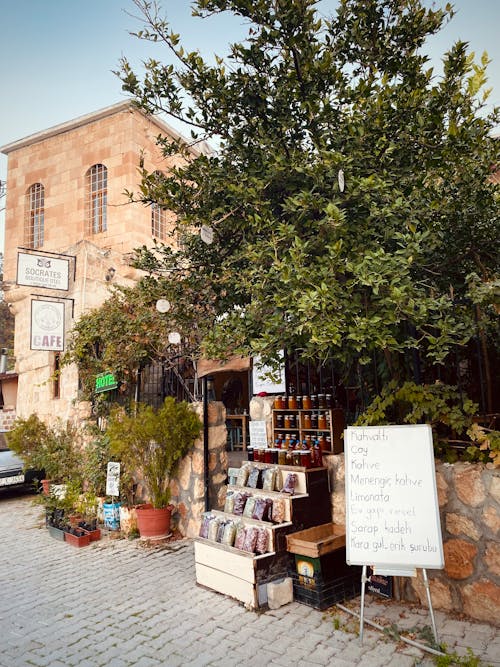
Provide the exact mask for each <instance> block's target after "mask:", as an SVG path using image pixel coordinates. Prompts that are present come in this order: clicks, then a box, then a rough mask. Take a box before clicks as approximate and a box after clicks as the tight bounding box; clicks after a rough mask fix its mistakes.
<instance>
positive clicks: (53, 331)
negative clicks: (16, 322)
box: [31, 300, 64, 352]
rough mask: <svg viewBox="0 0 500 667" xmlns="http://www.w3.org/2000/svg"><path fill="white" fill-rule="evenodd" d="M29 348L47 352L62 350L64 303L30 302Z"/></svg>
mask: <svg viewBox="0 0 500 667" xmlns="http://www.w3.org/2000/svg"><path fill="white" fill-rule="evenodd" d="M31 349H32V350H44V351H48V352H60V351H62V350H64V303H60V302H59V301H35V300H33V301H32V302H31Z"/></svg>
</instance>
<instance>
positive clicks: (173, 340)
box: [168, 331, 181, 345]
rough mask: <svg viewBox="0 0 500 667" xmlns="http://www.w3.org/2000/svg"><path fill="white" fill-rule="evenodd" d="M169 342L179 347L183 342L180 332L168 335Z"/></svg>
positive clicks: (172, 332)
mask: <svg viewBox="0 0 500 667" xmlns="http://www.w3.org/2000/svg"><path fill="white" fill-rule="evenodd" d="M168 342H169V343H171V344H172V345H179V343H180V342H181V335H180V333H179V332H178V331H171V332H170V333H169V334H168Z"/></svg>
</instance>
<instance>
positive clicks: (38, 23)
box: [0, 0, 500, 252]
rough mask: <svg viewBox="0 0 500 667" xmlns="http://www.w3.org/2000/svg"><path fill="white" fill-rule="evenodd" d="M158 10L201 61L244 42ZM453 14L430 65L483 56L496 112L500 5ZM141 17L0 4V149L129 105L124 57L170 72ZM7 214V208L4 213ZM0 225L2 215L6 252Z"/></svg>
mask: <svg viewBox="0 0 500 667" xmlns="http://www.w3.org/2000/svg"><path fill="white" fill-rule="evenodd" d="M159 2H160V4H161V6H162V7H163V9H164V10H165V12H166V14H167V16H168V18H169V20H170V22H171V25H172V28H173V29H174V31H175V32H178V33H180V35H181V41H182V43H183V45H184V46H185V47H187V48H188V49H190V50H194V49H199V50H200V52H201V53H202V54H203V55H206V56H212V55H213V54H214V53H216V54H217V55H221V56H222V55H224V54H225V53H226V50H227V45H228V43H230V42H234V41H240V40H241V39H242V38H243V37H244V36H245V34H246V32H247V28H246V27H245V25H244V23H243V21H242V20H241V19H239V18H235V17H233V16H226V15H224V16H222V17H220V16H219V17H211V18H210V19H208V20H201V19H196V18H193V17H192V16H191V10H190V5H191V2H190V0H159ZM425 2H426V4H429V5H430V4H436V5H437V6H438V7H442V6H444V5H445V4H446V2H445V0H441V1H438V2H435V3H432V0H425ZM336 4H337V2H336V0H321V2H320V3H319V9H320V11H321V12H322V13H323V14H324V15H326V16H328V15H330V14H331V13H332V11H333V10H334V8H335V6H336ZM452 4H453V5H454V7H455V9H456V11H457V14H456V16H455V17H454V19H453V20H452V21H451V22H450V23H449V24H448V25H447V26H446V27H445V28H444V29H443V30H442V31H441V32H440V33H439V34H438V35H437V36H434V37H433V38H432V40H431V42H430V43H429V46H428V50H427V51H428V55H429V57H430V58H431V64H433V65H434V66H435V68H436V71H438V70H439V66H440V65H439V64H440V61H441V57H442V55H443V54H444V53H445V52H446V51H447V50H448V49H449V48H450V47H451V45H452V44H453V43H454V42H455V41H456V40H457V39H462V40H464V41H467V42H469V45H470V50H472V51H474V52H475V53H476V55H477V56H478V57H479V56H480V55H481V54H482V52H483V51H487V52H488V55H489V56H490V58H491V59H492V63H491V64H490V66H489V70H488V73H489V85H490V86H492V87H493V91H492V93H491V96H490V100H489V101H490V103H491V104H492V105H499V106H500V39H499V33H498V27H499V26H500V0H455V1H454V2H453V3H452ZM137 17H138V10H137V9H136V8H135V6H134V4H133V2H132V0H0V67H1V69H0V72H1V75H0V146H4V145H6V144H8V143H10V142H13V141H16V140H18V139H22V138H24V137H26V136H28V135H30V134H33V133H36V132H39V131H41V130H45V129H47V128H49V127H52V126H54V125H58V124H59V123H63V122H65V121H68V120H72V119H74V118H78V117H79V116H83V115H85V114H87V113H91V112H93V111H97V110H98V109H101V108H103V107H106V106H110V105H111V104H115V103H117V102H120V101H122V100H124V99H127V96H126V95H125V93H123V92H122V90H121V82H120V80H119V78H118V77H117V76H116V75H115V74H113V71H116V70H117V69H118V68H119V61H120V58H121V57H123V56H126V57H127V59H128V60H129V61H130V62H131V64H132V65H134V66H136V67H138V66H140V63H141V62H142V61H143V60H146V59H147V58H149V57H153V58H156V59H157V60H160V61H161V62H167V59H168V58H169V54H168V53H167V52H166V50H165V49H164V48H162V47H161V45H158V44H157V45H153V44H149V43H146V42H144V41H143V40H139V39H137V38H136V37H134V36H132V35H131V34H130V33H131V32H134V31H137V30H140V28H141V22H140V21H139V19H138V18H137ZM166 120H167V122H169V123H170V124H171V125H173V126H176V123H175V122H173V121H172V120H170V119H168V118H167V119H166ZM177 127H178V126H177ZM178 129H180V130H181V131H182V128H180V127H178ZM6 177H7V157H6V156H5V155H3V154H2V155H0V181H5V180H6ZM4 206H5V198H3V199H0V209H1V208H3V207H4ZM3 216H4V213H3V212H1V211H0V252H1V251H2V250H3V243H4V236H3V235H4V217H3Z"/></svg>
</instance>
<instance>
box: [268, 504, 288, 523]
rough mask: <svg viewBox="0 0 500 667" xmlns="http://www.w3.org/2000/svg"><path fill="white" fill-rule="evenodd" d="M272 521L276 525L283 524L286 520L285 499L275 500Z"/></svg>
mask: <svg viewBox="0 0 500 667" xmlns="http://www.w3.org/2000/svg"><path fill="white" fill-rule="evenodd" d="M271 519H272V521H274V523H283V522H284V520H285V501H284V499H283V498H274V499H273V509H272V514H271Z"/></svg>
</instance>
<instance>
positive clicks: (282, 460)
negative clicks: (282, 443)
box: [278, 449, 287, 466]
mask: <svg viewBox="0 0 500 667" xmlns="http://www.w3.org/2000/svg"><path fill="white" fill-rule="evenodd" d="M286 455H287V450H286V449H280V450H279V451H278V464H279V465H280V466H285V465H286Z"/></svg>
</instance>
